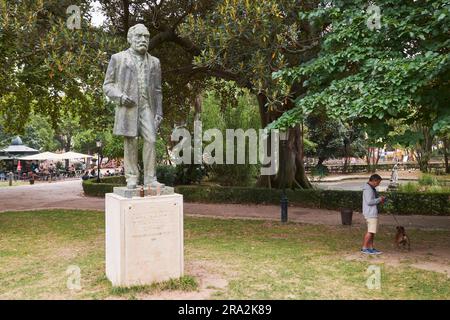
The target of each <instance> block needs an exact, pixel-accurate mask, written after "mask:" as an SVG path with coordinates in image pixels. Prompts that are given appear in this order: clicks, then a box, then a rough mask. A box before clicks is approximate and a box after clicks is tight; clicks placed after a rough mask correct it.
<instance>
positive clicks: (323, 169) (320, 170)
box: [311, 164, 330, 178]
mask: <svg viewBox="0 0 450 320" xmlns="http://www.w3.org/2000/svg"><path fill="white" fill-rule="evenodd" d="M311 174H312V175H313V176H317V177H319V178H323V177H325V176H327V175H329V174H330V171H329V170H328V167H327V166H325V165H323V164H318V165H316V166H315V167H314V168H312V169H311Z"/></svg>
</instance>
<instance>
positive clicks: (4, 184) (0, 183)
mask: <svg viewBox="0 0 450 320" xmlns="http://www.w3.org/2000/svg"><path fill="white" fill-rule="evenodd" d="M29 184H30V182H29V181H13V183H12V187H14V186H25V185H29ZM2 187H9V181H0V188H2Z"/></svg>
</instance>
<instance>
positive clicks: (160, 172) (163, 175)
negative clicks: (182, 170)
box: [156, 165, 177, 187]
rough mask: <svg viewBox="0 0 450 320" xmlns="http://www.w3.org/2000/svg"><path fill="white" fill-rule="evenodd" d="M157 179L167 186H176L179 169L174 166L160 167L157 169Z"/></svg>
mask: <svg viewBox="0 0 450 320" xmlns="http://www.w3.org/2000/svg"><path fill="white" fill-rule="evenodd" d="M156 177H157V179H158V182H161V183H164V184H165V185H167V186H172V187H173V186H174V185H175V181H176V180H177V168H176V167H173V166H161V165H160V166H158V167H157V168H156Z"/></svg>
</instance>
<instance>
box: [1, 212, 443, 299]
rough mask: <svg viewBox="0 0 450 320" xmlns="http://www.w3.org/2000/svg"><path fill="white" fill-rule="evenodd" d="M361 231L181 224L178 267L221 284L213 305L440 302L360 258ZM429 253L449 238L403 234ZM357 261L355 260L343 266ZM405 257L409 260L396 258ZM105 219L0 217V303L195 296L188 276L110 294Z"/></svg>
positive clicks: (385, 240)
mask: <svg viewBox="0 0 450 320" xmlns="http://www.w3.org/2000/svg"><path fill="white" fill-rule="evenodd" d="M393 232H394V230H393V229H392V228H386V227H383V228H381V233H380V234H378V235H377V245H378V246H379V247H380V248H382V249H383V250H394V247H393V244H392V237H393ZM362 233H363V230H361V229H359V228H356V227H352V228H347V227H340V226H336V227H333V226H319V225H302V224H295V223H289V224H287V225H282V224H279V223H277V222H265V221H258V220H231V219H229V220H225V219H211V218H193V217H186V218H185V264H186V265H193V264H194V265H197V266H202V267H204V269H205V270H206V272H207V273H208V274H210V275H216V276H219V277H220V278H222V279H225V280H227V282H228V285H227V286H225V287H224V288H217V290H213V291H215V293H213V295H212V298H220V299H448V298H449V297H450V280H449V278H448V277H447V276H446V275H445V274H442V273H438V272H432V271H424V270H419V269H415V268H413V267H412V266H411V264H412V263H413V262H415V260H414V259H411V261H410V262H408V261H403V262H401V264H400V265H399V266H390V265H388V264H385V263H382V262H380V260H378V259H376V258H373V257H360V256H359V254H358V253H357V252H358V250H359V246H360V242H361V237H362ZM409 234H410V237H411V238H413V239H414V241H415V243H416V244H418V243H421V244H423V245H424V246H426V247H427V248H432V247H433V246H437V245H442V244H445V243H450V232H448V231H425V230H409ZM348 255H356V256H357V257H359V258H358V259H348V258H346V256H348ZM403 255H404V256H405V255H407V253H404V254H403ZM104 259H105V257H104V214H103V213H99V212H90V211H61V210H53V211H34V212H7V213H0V299H105V298H113V299H114V298H120V299H135V298H142V297H145V295H147V294H158V293H159V292H165V291H172V290H182V291H195V290H199V283H200V282H201V279H198V278H197V277H195V276H193V275H192V274H189V273H188V274H186V275H185V276H184V277H183V278H181V279H175V280H171V281H167V282H164V283H160V284H154V285H151V286H142V287H132V288H113V287H112V286H111V285H110V283H109V281H108V280H107V279H106V277H105V274H104V269H105V262H104ZM372 264H376V265H379V266H380V267H381V270H382V278H381V280H382V288H381V290H369V289H367V287H366V285H365V284H366V279H367V275H366V270H367V268H368V266H369V265H372ZM70 265H76V266H79V268H80V270H81V287H82V289H81V290H79V291H71V290H69V289H67V285H66V283H67V279H68V275H67V274H66V270H67V268H68V266H70Z"/></svg>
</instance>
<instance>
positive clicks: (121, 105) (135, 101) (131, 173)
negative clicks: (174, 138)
mask: <svg viewBox="0 0 450 320" xmlns="http://www.w3.org/2000/svg"><path fill="white" fill-rule="evenodd" d="M127 39H128V43H129V44H130V45H131V47H130V48H129V49H128V50H125V51H122V52H119V53H116V54H114V55H113V56H112V57H111V61H110V62H109V65H108V70H107V71H106V76H105V82H104V83H103V91H104V92H105V95H106V96H107V97H108V98H109V99H111V100H112V101H113V102H114V103H115V105H116V114H115V121H114V134H115V135H119V136H124V158H125V177H126V179H127V187H128V188H129V189H134V188H136V186H137V183H138V177H139V167H138V137H139V136H141V137H142V139H143V140H144V150H143V159H144V185H145V186H159V185H160V184H159V183H158V181H157V180H156V150H155V142H156V132H157V131H158V128H159V125H160V123H161V121H162V117H163V112H162V91H161V65H160V62H159V59H158V58H156V57H153V56H151V55H150V54H149V53H147V50H148V45H149V40H150V33H149V31H148V29H147V28H146V27H145V26H144V25H143V24H137V25H135V26H133V27H131V28H130V29H129V30H128V35H127Z"/></svg>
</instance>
